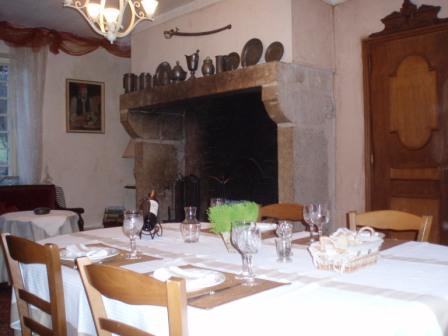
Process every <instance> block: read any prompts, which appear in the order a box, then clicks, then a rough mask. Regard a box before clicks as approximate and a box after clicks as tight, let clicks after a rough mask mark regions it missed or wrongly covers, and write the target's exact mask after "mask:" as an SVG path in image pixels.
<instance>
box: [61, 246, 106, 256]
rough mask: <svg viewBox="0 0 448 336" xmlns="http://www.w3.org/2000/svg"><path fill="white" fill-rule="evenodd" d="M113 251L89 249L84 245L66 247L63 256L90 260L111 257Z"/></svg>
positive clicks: (104, 248)
mask: <svg viewBox="0 0 448 336" xmlns="http://www.w3.org/2000/svg"><path fill="white" fill-rule="evenodd" d="M112 250H113V249H111V248H107V247H93V246H92V247H89V246H86V245H84V244H75V245H67V246H66V247H65V253H64V256H65V257H66V258H73V259H75V258H78V257H89V258H90V259H101V258H105V257H107V256H109V255H111V252H112Z"/></svg>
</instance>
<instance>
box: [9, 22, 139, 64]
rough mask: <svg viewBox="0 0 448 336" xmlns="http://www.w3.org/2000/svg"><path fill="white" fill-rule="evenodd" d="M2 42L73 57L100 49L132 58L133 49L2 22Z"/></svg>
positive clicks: (49, 30) (105, 41) (98, 39)
mask: <svg viewBox="0 0 448 336" xmlns="http://www.w3.org/2000/svg"><path fill="white" fill-rule="evenodd" d="M0 40H3V41H5V42H6V44H8V45H10V46H11V47H16V48H17V47H29V48H32V49H33V50H38V49H40V48H41V47H43V46H47V45H48V47H49V50H50V51H51V52H52V53H54V54H58V53H59V51H60V50H62V51H63V52H65V53H66V54H69V55H73V56H81V55H85V54H88V53H90V52H92V51H94V50H96V49H98V48H99V47H103V48H104V49H106V50H107V51H108V52H110V53H111V54H113V55H115V56H119V57H130V56H131V48H130V47H123V46H119V45H116V44H110V43H109V41H107V40H106V39H104V38H92V37H90V38H87V37H80V36H76V35H74V34H71V33H65V32H58V31H56V30H51V29H47V28H21V27H16V26H14V25H12V24H10V23H8V22H5V21H1V22H0Z"/></svg>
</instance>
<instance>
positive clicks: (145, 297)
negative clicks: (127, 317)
mask: <svg viewBox="0 0 448 336" xmlns="http://www.w3.org/2000/svg"><path fill="white" fill-rule="evenodd" d="M77 264H78V269H79V273H80V274H81V279H82V282H83V284H84V288H85V290H86V294H87V298H88V300H89V304H90V309H91V311H92V315H93V318H94V321H95V327H96V331H97V333H98V335H99V336H110V335H111V333H114V334H118V335H132V336H149V335H151V334H149V333H147V332H144V331H142V330H140V329H137V328H135V327H132V326H130V325H128V324H125V323H123V322H119V321H115V320H112V319H109V318H108V317H107V315H106V310H105V308H104V303H103V300H102V295H103V296H105V297H108V298H111V299H114V300H118V301H122V302H125V303H127V304H133V305H156V306H165V307H167V310H168V322H169V334H170V336H186V335H188V329H187V296H186V289H185V280H184V279H169V280H168V281H166V282H161V281H158V280H156V279H154V278H151V277H149V276H147V275H143V274H139V273H136V272H133V271H130V270H126V269H123V268H119V267H114V266H110V265H101V264H91V262H90V260H89V259H88V258H87V257H84V258H78V259H77Z"/></svg>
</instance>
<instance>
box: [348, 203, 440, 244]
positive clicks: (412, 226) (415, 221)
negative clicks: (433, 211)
mask: <svg viewBox="0 0 448 336" xmlns="http://www.w3.org/2000/svg"><path fill="white" fill-rule="evenodd" d="M348 221H349V227H350V230H356V227H358V226H370V227H372V228H374V229H378V230H381V231H386V232H390V231H391V232H397V231H414V232H416V233H417V234H416V239H415V240H417V241H428V239H429V233H430V231H431V224H432V216H417V215H414V214H410V213H407V212H402V211H397V210H378V211H371V212H365V213H362V214H357V213H356V211H351V212H349V214H348Z"/></svg>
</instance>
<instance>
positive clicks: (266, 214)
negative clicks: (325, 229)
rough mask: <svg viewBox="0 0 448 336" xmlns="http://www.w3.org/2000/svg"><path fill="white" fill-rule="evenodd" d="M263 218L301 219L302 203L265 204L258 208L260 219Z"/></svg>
mask: <svg viewBox="0 0 448 336" xmlns="http://www.w3.org/2000/svg"><path fill="white" fill-rule="evenodd" d="M264 218H274V219H278V220H289V221H302V220H303V205H301V204H298V203H274V204H269V205H265V206H262V207H261V208H260V219H264Z"/></svg>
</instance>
